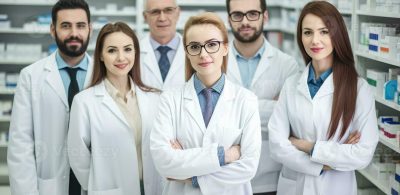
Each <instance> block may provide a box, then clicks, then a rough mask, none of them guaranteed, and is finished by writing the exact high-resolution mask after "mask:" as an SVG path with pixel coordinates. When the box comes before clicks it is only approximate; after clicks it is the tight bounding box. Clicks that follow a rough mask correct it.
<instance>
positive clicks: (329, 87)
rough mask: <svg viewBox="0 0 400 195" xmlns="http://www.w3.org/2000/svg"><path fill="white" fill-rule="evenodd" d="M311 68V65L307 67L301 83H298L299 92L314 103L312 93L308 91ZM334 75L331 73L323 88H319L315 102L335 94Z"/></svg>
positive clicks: (301, 77) (300, 80)
mask: <svg viewBox="0 0 400 195" xmlns="http://www.w3.org/2000/svg"><path fill="white" fill-rule="evenodd" d="M310 68H311V63H309V64H308V65H307V67H306V69H305V70H304V71H303V73H302V74H301V76H300V79H299V81H298V82H297V90H299V91H300V93H301V94H303V95H304V96H305V97H307V99H308V100H310V101H312V100H313V99H312V98H311V95H310V91H309V89H308V82H307V81H308V74H309V71H310V70H309V69H310ZM333 89H334V88H333V73H331V74H330V75H329V76H328V78H326V80H325V81H324V83H323V84H322V86H321V87H320V88H319V90H318V92H317V93H316V94H315V96H314V100H315V99H318V98H321V97H324V96H326V95H330V94H332V93H333Z"/></svg>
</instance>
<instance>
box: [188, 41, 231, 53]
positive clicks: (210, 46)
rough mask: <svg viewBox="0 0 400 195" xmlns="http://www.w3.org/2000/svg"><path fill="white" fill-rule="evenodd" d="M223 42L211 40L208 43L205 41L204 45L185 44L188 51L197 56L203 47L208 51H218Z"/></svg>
mask: <svg viewBox="0 0 400 195" xmlns="http://www.w3.org/2000/svg"><path fill="white" fill-rule="evenodd" d="M221 43H223V41H210V42H207V43H204V44H203V45H201V44H199V43H191V44H189V45H186V46H185V49H186V52H187V53H188V54H189V55H191V56H197V55H199V54H200V53H201V49H202V48H203V47H204V49H205V50H206V52H207V53H209V54H211V53H216V52H218V50H219V48H220V46H221Z"/></svg>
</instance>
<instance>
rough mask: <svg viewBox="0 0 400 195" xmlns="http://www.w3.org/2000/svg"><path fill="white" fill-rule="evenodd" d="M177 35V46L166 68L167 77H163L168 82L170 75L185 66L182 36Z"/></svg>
mask: <svg viewBox="0 0 400 195" xmlns="http://www.w3.org/2000/svg"><path fill="white" fill-rule="evenodd" d="M178 37H179V46H178V49H177V51H176V54H175V57H174V59H173V60H172V62H171V67H170V68H169V70H168V74H167V77H166V78H165V83H168V82H169V80H171V79H172V77H173V76H174V75H175V74H176V72H178V71H179V70H181V69H182V68H184V67H185V52H184V51H183V44H182V36H181V35H179V34H178ZM160 75H161V73H160ZM160 78H161V77H160Z"/></svg>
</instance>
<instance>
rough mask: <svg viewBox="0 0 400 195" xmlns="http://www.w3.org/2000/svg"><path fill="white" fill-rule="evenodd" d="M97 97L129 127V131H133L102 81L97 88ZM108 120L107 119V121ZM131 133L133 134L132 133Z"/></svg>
mask: <svg viewBox="0 0 400 195" xmlns="http://www.w3.org/2000/svg"><path fill="white" fill-rule="evenodd" d="M94 91H95V95H96V97H100V98H102V103H103V104H104V105H105V106H106V107H107V108H108V109H109V110H110V111H111V112H112V113H113V114H114V115H115V116H116V117H117V118H118V119H119V120H121V121H122V122H123V123H124V124H125V125H126V126H127V127H128V129H131V127H130V126H129V124H128V121H126V119H125V117H124V115H123V114H122V112H121V110H120V109H119V108H118V105H117V104H116V103H115V101H114V100H113V99H112V97H111V96H110V95H109V94H108V92H107V91H106V86H105V85H104V81H102V82H101V83H100V84H98V85H96V86H95V89H94ZM105 120H107V119H105ZM130 133H132V132H131V131H130Z"/></svg>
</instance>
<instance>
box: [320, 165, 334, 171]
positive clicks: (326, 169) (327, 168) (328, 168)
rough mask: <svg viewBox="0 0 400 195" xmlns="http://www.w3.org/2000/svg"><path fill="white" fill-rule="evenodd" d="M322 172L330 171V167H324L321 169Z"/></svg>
mask: <svg viewBox="0 0 400 195" xmlns="http://www.w3.org/2000/svg"><path fill="white" fill-rule="evenodd" d="M322 170H324V171H329V170H332V167H330V166H328V165H324V166H323V167H322Z"/></svg>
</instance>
